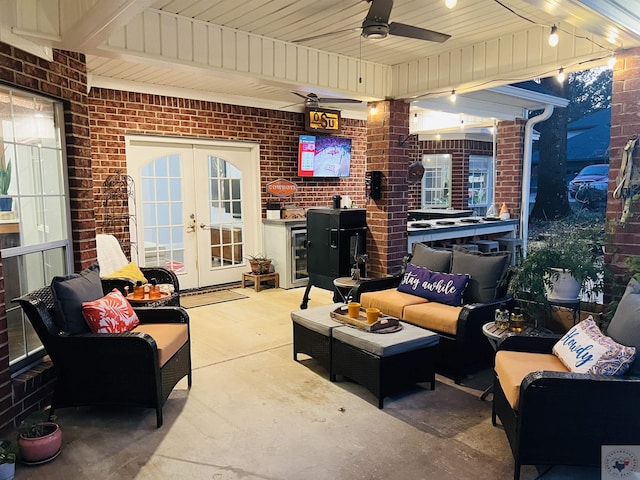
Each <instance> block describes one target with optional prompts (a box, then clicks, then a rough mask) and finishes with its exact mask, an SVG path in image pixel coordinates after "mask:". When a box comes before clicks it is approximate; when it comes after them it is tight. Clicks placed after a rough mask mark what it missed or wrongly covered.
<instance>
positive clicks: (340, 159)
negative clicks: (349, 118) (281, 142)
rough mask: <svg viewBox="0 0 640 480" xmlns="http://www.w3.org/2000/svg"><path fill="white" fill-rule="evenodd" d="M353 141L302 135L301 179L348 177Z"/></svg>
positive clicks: (299, 145) (299, 171)
mask: <svg viewBox="0 0 640 480" xmlns="http://www.w3.org/2000/svg"><path fill="white" fill-rule="evenodd" d="M350 168H351V139H350V138H341V137H328V136H318V135H300V141H299V143H298V175H299V176H301V177H348V176H349V169H350Z"/></svg>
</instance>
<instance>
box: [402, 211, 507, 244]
mask: <svg viewBox="0 0 640 480" xmlns="http://www.w3.org/2000/svg"><path fill="white" fill-rule="evenodd" d="M517 229H518V220H483V219H482V218H480V217H458V218H447V219H443V220H416V221H413V222H407V233H408V236H407V241H408V245H407V251H408V252H411V251H412V249H413V244H414V243H416V242H418V243H422V242H433V241H438V240H454V239H458V238H469V237H476V236H478V237H482V236H485V235H491V234H494V233H501V234H504V235H506V236H511V237H515V236H516V232H517Z"/></svg>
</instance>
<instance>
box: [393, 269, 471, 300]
mask: <svg viewBox="0 0 640 480" xmlns="http://www.w3.org/2000/svg"><path fill="white" fill-rule="evenodd" d="M468 283H469V275H466V274H451V273H441V272H432V271H431V270H429V269H428V268H423V267H418V266H416V265H413V264H411V263H410V264H409V265H407V269H406V270H405V273H404V276H403V277H402V281H401V282H400V285H398V291H400V292H404V293H410V294H412V295H417V296H419V297H422V298H426V299H427V300H431V301H433V302H438V303H443V304H445V305H451V306H454V307H459V306H461V305H462V296H463V294H464V290H465V288H467V284H468Z"/></svg>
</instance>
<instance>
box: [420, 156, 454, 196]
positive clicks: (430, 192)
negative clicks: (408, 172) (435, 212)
mask: <svg viewBox="0 0 640 480" xmlns="http://www.w3.org/2000/svg"><path fill="white" fill-rule="evenodd" d="M422 165H423V166H424V175H423V176H422V207H423V208H433V207H437V208H446V207H449V206H450V205H451V199H450V190H449V186H450V185H451V155H450V154H438V155H424V156H423V157H422Z"/></svg>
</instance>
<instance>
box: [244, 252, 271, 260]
mask: <svg viewBox="0 0 640 480" xmlns="http://www.w3.org/2000/svg"><path fill="white" fill-rule="evenodd" d="M246 259H247V260H249V261H250V262H266V261H268V260H271V259H270V258H269V257H267V256H266V255H265V254H264V253H256V254H253V255H247V256H246Z"/></svg>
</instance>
